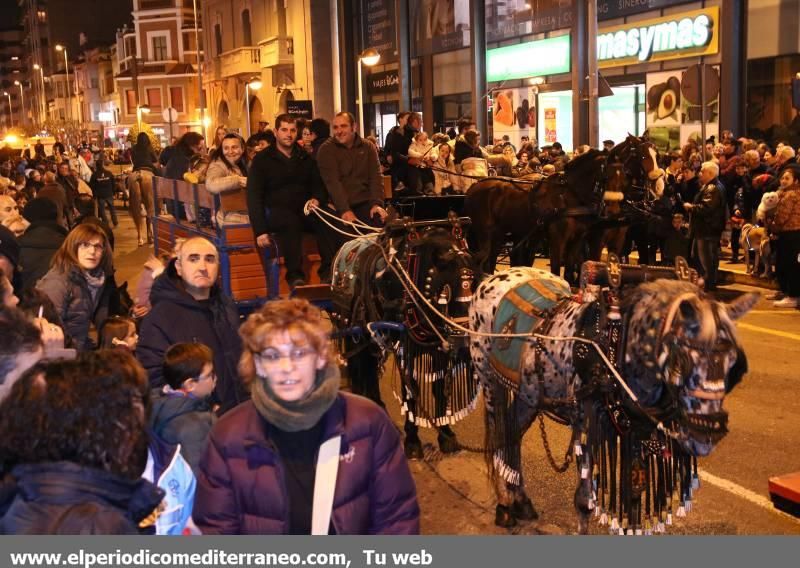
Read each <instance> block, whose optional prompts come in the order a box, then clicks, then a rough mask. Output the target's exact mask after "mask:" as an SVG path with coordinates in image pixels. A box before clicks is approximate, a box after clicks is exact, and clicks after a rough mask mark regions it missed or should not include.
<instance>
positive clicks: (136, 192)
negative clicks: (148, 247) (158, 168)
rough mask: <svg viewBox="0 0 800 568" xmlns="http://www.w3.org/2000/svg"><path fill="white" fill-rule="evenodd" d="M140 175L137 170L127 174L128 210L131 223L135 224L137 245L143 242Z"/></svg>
mask: <svg viewBox="0 0 800 568" xmlns="http://www.w3.org/2000/svg"><path fill="white" fill-rule="evenodd" d="M141 175H142V174H141V173H139V172H133V173H132V174H131V175H130V176H128V194H129V200H128V212H129V213H130V214H131V217H132V218H133V224H134V225H135V226H136V238H137V239H138V243H139V246H142V245H143V244H144V240H143V239H142V191H141V186H140V185H139V178H140V176H141Z"/></svg>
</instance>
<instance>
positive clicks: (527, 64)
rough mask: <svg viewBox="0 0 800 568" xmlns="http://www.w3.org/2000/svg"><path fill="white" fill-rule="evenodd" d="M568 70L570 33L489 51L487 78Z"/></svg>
mask: <svg viewBox="0 0 800 568" xmlns="http://www.w3.org/2000/svg"><path fill="white" fill-rule="evenodd" d="M569 71H570V41H569V34H566V35H562V36H558V37H551V38H548V39H542V40H538V41H531V42H527V43H520V44H517V45H507V46H505V47H498V48H496V49H490V50H488V51H487V52H486V79H487V80H488V81H489V82H490V83H492V82H495V81H506V80H508V79H527V78H528V77H537V76H541V75H556V74H558V73H569Z"/></svg>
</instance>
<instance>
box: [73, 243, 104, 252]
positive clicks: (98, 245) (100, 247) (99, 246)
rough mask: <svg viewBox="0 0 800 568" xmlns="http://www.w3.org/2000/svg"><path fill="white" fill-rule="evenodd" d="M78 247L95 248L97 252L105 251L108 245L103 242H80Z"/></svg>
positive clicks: (84, 248) (83, 248) (82, 248)
mask: <svg viewBox="0 0 800 568" xmlns="http://www.w3.org/2000/svg"><path fill="white" fill-rule="evenodd" d="M78 248H79V249H81V250H90V249H94V250H96V251H97V252H103V251H104V250H105V248H106V247H105V245H104V244H103V243H78Z"/></svg>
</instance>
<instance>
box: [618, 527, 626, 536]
mask: <svg viewBox="0 0 800 568" xmlns="http://www.w3.org/2000/svg"><path fill="white" fill-rule="evenodd" d="M617 534H618V535H619V536H625V529H623V528H622V527H619V531H618V532H617Z"/></svg>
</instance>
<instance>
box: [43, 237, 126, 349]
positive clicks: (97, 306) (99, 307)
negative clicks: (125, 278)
mask: <svg viewBox="0 0 800 568" xmlns="http://www.w3.org/2000/svg"><path fill="white" fill-rule="evenodd" d="M112 263H113V252H112V250H111V244H110V243H109V240H108V237H107V236H106V233H105V231H104V230H103V229H102V228H101V227H100V226H99V225H96V224H94V223H82V224H80V225H78V226H77V227H75V228H74V229H73V230H72V231H70V232H69V234H67V238H66V239H64V242H63V243H62V244H61V247H59V249H58V251H56V254H55V255H54V256H53V261H52V264H51V267H50V270H49V271H48V272H47V274H45V275H44V276H43V277H42V278H41V280H39V281H38V282H37V283H36V287H37V288H38V289H39V290H41V291H43V292H44V293H45V294H47V295H48V296H49V297H50V299H51V300H52V301H53V304H55V306H56V309H57V310H58V313H59V315H60V316H61V320H62V321H63V322H64V327H65V331H66V332H67V333H68V334H69V335H70V336H71V337H72V339H73V340H74V341H75V347H76V348H77V349H78V350H79V351H88V350H91V349H94V348H95V344H94V341H93V340H92V338H91V337H90V335H89V331H90V329H91V326H92V324H94V326H95V328H96V329H100V326H101V325H102V324H103V322H104V321H105V320H106V318H107V317H108V315H109V307H110V305H111V296H112V293H113V292H115V290H116V286H115V284H114V278H113V276H114V267H113V264H112Z"/></svg>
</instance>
